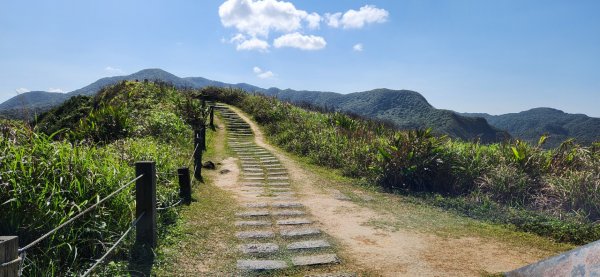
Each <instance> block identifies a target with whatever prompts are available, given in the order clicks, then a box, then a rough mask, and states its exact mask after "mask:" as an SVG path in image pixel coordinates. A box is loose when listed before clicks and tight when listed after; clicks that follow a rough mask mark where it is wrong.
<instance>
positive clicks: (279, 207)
mask: <svg viewBox="0 0 600 277" xmlns="http://www.w3.org/2000/svg"><path fill="white" fill-rule="evenodd" d="M216 108H217V109H218V110H219V111H220V113H221V116H222V117H223V119H224V123H225V125H226V128H227V132H228V133H227V134H228V136H227V139H228V143H229V146H230V148H231V149H232V150H233V151H234V152H235V153H236V155H237V156H238V159H239V161H240V164H241V178H240V180H239V182H241V183H240V185H241V188H242V189H241V191H240V192H239V193H242V194H244V196H245V197H244V199H249V200H248V201H247V202H245V203H242V205H243V206H244V208H245V209H244V211H242V212H239V213H238V214H236V217H237V221H236V222H235V226H236V228H237V230H236V236H237V238H238V239H239V240H240V245H239V246H238V249H239V251H240V252H241V254H242V258H240V259H239V260H238V261H237V268H238V270H240V271H241V272H254V271H259V272H260V271H269V270H277V269H285V268H291V267H300V266H319V265H327V264H335V263H340V262H341V261H340V259H339V257H338V256H337V255H336V251H335V248H334V247H333V246H332V244H331V243H330V241H329V239H328V236H327V235H326V234H325V233H324V232H323V231H321V230H319V229H318V228H316V227H314V226H315V221H314V219H313V218H312V217H311V214H310V213H309V212H308V211H307V210H306V209H305V207H304V206H303V205H302V204H301V203H299V202H298V198H297V196H296V193H295V192H294V190H293V189H292V188H291V187H290V183H289V177H288V174H287V171H286V168H285V167H284V166H283V165H282V164H281V163H280V161H279V160H278V158H277V157H275V155H273V154H272V153H271V152H270V151H268V150H267V149H265V148H263V147H260V146H258V145H256V143H255V142H254V134H253V133H252V129H251V128H250V125H248V124H247V123H246V122H245V121H244V120H243V119H242V118H240V117H239V115H238V114H237V113H235V112H234V111H232V110H230V109H229V108H228V107H227V106H224V105H217V106H216ZM336 274H337V275H336ZM338 275H339V274H338V273H331V274H329V275H324V276H338ZM340 276H341V275H340Z"/></svg>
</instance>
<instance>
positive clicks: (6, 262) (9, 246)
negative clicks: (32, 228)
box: [0, 236, 20, 277]
mask: <svg viewBox="0 0 600 277" xmlns="http://www.w3.org/2000/svg"><path fill="white" fill-rule="evenodd" d="M0 265H2V266H0V277H17V276H18V275H19V266H20V258H19V237H15V236H0Z"/></svg>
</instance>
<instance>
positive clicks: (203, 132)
mask: <svg viewBox="0 0 600 277" xmlns="http://www.w3.org/2000/svg"><path fill="white" fill-rule="evenodd" d="M200 147H201V149H202V151H205V150H206V125H202V126H201V127H200Z"/></svg>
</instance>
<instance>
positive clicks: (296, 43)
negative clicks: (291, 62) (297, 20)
mask: <svg viewBox="0 0 600 277" xmlns="http://www.w3.org/2000/svg"><path fill="white" fill-rule="evenodd" d="M326 45H327V42H326V41H325V39H324V38H323V37H319V36H313V35H302V34H300V33H298V32H296V33H292V34H286V35H283V36H280V37H278V38H276V39H275V41H273V46H275V48H281V47H292V48H298V49H302V50H319V49H323V48H325V46H326Z"/></svg>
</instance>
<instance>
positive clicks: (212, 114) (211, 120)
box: [210, 106, 215, 129]
mask: <svg viewBox="0 0 600 277" xmlns="http://www.w3.org/2000/svg"><path fill="white" fill-rule="evenodd" d="M214 120H215V106H210V128H213V129H214V128H215V122H214Z"/></svg>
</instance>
